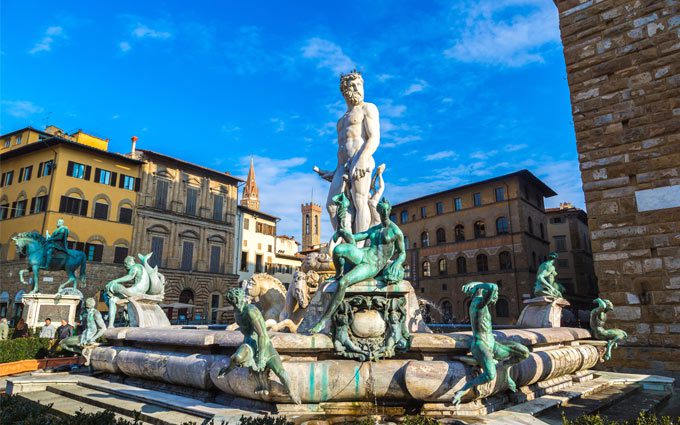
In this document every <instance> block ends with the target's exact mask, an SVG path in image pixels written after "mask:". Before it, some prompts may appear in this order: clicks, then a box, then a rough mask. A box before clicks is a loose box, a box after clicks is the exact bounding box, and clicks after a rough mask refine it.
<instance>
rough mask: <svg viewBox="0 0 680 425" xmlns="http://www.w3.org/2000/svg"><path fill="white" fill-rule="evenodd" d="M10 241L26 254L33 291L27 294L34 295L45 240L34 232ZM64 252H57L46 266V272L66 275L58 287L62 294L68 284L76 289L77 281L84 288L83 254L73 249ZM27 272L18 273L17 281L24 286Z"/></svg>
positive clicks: (19, 235)
mask: <svg viewBox="0 0 680 425" xmlns="http://www.w3.org/2000/svg"><path fill="white" fill-rule="evenodd" d="M12 240H13V241H14V244H15V245H16V246H17V249H18V250H22V251H24V250H25V252H26V258H27V259H28V265H29V267H30V269H31V270H32V271H33V290H32V291H31V292H29V294H34V293H36V292H38V281H39V280H40V267H41V266H42V264H43V261H44V258H45V254H46V252H45V251H46V250H45V238H44V237H43V236H42V235H41V234H40V233H38V232H35V231H34V232H23V233H19V234H18V235H16V236H14V237H12ZM66 251H67V252H66V253H63V252H59V253H58V255H54V257H53V258H52V261H50V264H48V265H47V270H49V271H59V270H63V271H65V272H66V274H67V275H68V280H67V281H66V282H64V283H62V284H61V285H59V289H58V291H57V292H58V293H62V291H63V290H64V288H65V287H66V286H67V285H68V284H70V283H73V289H77V287H78V281H79V280H80V284H81V287H85V280H86V278H85V263H86V257H85V253H83V252H81V251H78V250H75V249H67V250H66ZM78 268H80V273H79V275H78V276H77V277H76V273H75V271H76V269H78ZM28 271H29V269H22V270H20V271H19V280H20V281H21V283H23V284H26V281H25V280H24V273H26V272H28Z"/></svg>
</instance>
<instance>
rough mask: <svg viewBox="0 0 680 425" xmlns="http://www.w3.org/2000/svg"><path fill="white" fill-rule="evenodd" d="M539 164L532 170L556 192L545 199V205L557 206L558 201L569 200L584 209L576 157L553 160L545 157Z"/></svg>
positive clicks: (549, 206) (581, 183)
mask: <svg viewBox="0 0 680 425" xmlns="http://www.w3.org/2000/svg"><path fill="white" fill-rule="evenodd" d="M545 159H546V161H541V162H539V163H540V164H541V165H539V166H538V167H536V168H535V169H534V170H533V171H534V173H535V174H536V176H537V177H539V178H540V179H542V180H543V181H544V182H545V184H547V185H548V186H550V188H551V189H552V190H554V191H555V192H557V196H553V197H552V198H547V199H546V202H545V203H546V207H547V208H551V207H559V205H560V202H565V201H566V202H571V203H572V204H574V205H575V206H576V207H578V208H583V209H585V197H584V195H583V182H582V181H581V172H580V171H579V164H578V160H577V159H571V160H557V161H556V160H554V159H552V158H545Z"/></svg>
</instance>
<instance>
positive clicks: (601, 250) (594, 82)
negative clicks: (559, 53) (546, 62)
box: [555, 0, 680, 376]
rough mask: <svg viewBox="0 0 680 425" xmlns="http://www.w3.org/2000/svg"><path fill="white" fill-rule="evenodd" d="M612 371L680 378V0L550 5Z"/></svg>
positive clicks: (564, 0) (577, 0) (578, 0)
mask: <svg viewBox="0 0 680 425" xmlns="http://www.w3.org/2000/svg"><path fill="white" fill-rule="evenodd" d="M555 4H556V5H557V8H558V10H559V16H560V30H561V35H562V43H563V45H564V58H565V61H566V66H567V75H568V80H569V88H570V91H571V103H572V113H573V120H574V128H575V130H576V140H577V147H578V153H579V162H580V165H581V178H582V180H583V190H584V192H585V198H586V206H587V209H588V217H589V222H588V225H589V228H590V232H591V237H592V245H593V253H594V259H595V271H596V274H597V276H598V279H599V287H600V292H601V296H603V297H605V298H609V299H610V300H611V301H612V302H613V303H614V305H615V306H617V307H616V309H615V311H614V313H613V314H611V315H610V321H611V322H612V323H611V324H610V325H611V326H612V327H617V328H621V329H624V330H625V331H627V332H628V333H629V335H630V338H629V340H628V342H627V343H626V346H625V347H622V348H621V349H620V350H619V351H617V352H616V353H615V355H614V357H613V359H612V360H613V361H612V364H613V365H614V366H615V367H618V368H627V369H638V370H652V371H653V373H657V374H664V373H665V374H673V375H676V376H678V375H680V74H679V72H678V70H679V69H680V16H679V15H678V8H679V5H680V1H676V0H600V1H597V0H588V1H585V0H555Z"/></svg>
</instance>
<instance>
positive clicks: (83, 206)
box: [59, 196, 88, 216]
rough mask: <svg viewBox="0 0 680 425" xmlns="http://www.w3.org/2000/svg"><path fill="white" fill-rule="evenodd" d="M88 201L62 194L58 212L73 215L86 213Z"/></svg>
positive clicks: (84, 214)
mask: <svg viewBox="0 0 680 425" xmlns="http://www.w3.org/2000/svg"><path fill="white" fill-rule="evenodd" d="M87 207H88V201H86V200H84V199H79V198H71V197H69V196H62V197H61V201H59V212H63V213H67V214H73V215H82V216H86V215H87Z"/></svg>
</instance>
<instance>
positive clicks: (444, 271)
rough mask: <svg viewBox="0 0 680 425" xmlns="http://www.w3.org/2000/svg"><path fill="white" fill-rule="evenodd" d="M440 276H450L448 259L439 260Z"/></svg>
mask: <svg viewBox="0 0 680 425" xmlns="http://www.w3.org/2000/svg"><path fill="white" fill-rule="evenodd" d="M439 274H440V275H441V274H448V270H447V268H446V258H441V259H440V260H439Z"/></svg>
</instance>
